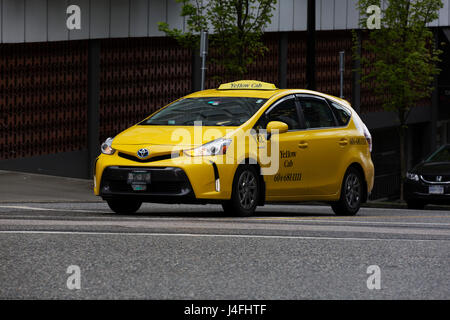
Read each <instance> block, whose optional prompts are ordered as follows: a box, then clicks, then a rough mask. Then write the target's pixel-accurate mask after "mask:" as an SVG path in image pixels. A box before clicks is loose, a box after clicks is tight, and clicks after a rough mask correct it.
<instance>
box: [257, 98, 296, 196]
mask: <svg viewBox="0 0 450 320" xmlns="http://www.w3.org/2000/svg"><path fill="white" fill-rule="evenodd" d="M299 108H300V107H299V105H298V102H297V101H296V97H295V96H294V95H289V96H287V97H283V98H281V99H280V100H278V101H276V102H275V103H274V104H273V105H272V106H270V107H269V108H268V109H267V111H266V112H265V113H264V114H263V115H262V116H261V118H260V119H259V121H258V122H257V123H256V125H255V128H256V129H266V127H267V124H268V123H269V122H270V121H281V122H284V123H286V124H287V125H288V131H287V132H284V133H281V134H279V135H278V137H274V136H273V135H272V137H270V138H269V139H268V140H267V142H266V145H267V148H268V149H269V150H276V148H274V146H273V144H274V143H275V141H278V143H279V146H278V149H279V151H278V158H277V159H278V164H277V166H278V170H277V171H276V173H274V174H270V175H264V180H265V183H266V195H267V198H268V199H269V200H270V199H272V200H276V199H280V198H294V197H297V196H298V193H299V190H300V184H301V178H302V177H301V171H300V170H299V168H301V162H300V161H301V159H300V158H299V157H298V154H299V153H298V142H299V132H300V131H301V130H302V128H304V125H302V122H301V118H300V111H299ZM261 147H262V146H261ZM269 152H271V151H269ZM271 165H274V164H273V163H272V164H271Z"/></svg>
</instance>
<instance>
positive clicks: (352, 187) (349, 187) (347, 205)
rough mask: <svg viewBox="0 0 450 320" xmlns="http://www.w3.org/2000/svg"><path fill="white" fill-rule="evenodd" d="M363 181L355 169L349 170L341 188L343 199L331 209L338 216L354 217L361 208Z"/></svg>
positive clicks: (333, 204)
mask: <svg viewBox="0 0 450 320" xmlns="http://www.w3.org/2000/svg"><path fill="white" fill-rule="evenodd" d="M363 185H364V184H363V180H362V177H361V174H360V173H359V171H358V170H356V169H355V168H352V167H351V168H348V170H347V172H346V173H345V176H344V180H343V182H342V186H341V197H340V199H339V200H338V201H337V202H334V203H332V204H331V208H332V209H333V211H334V213H335V214H336V215H338V216H354V215H356V213H357V212H358V211H359V208H360V207H361V199H362V195H363Z"/></svg>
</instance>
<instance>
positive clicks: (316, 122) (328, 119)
mask: <svg viewBox="0 0 450 320" xmlns="http://www.w3.org/2000/svg"><path fill="white" fill-rule="evenodd" d="M300 104H301V107H302V111H303V115H304V117H305V123H306V128H308V129H309V128H325V127H334V126H336V123H335V122H334V117H333V113H332V112H331V109H330V107H329V106H328V104H327V103H326V102H325V101H323V100H318V99H305V98H303V99H301V100H300Z"/></svg>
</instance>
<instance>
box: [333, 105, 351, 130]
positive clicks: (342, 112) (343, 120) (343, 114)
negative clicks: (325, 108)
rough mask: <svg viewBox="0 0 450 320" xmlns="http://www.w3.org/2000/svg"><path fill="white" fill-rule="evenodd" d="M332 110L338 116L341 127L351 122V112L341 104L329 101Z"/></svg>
mask: <svg viewBox="0 0 450 320" xmlns="http://www.w3.org/2000/svg"><path fill="white" fill-rule="evenodd" d="M329 103H330V106H331V109H333V112H334V114H335V116H336V119H337V122H338V125H339V126H346V125H347V124H348V122H349V121H350V117H351V113H350V110H348V109H347V108H346V107H344V106H341V105H340V104H338V103H336V102H334V101H329Z"/></svg>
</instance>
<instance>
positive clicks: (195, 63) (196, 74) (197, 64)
mask: <svg viewBox="0 0 450 320" xmlns="http://www.w3.org/2000/svg"><path fill="white" fill-rule="evenodd" d="M201 66H202V61H201V58H200V55H199V54H198V50H192V80H191V82H192V84H191V91H192V92H195V91H199V90H200V87H201V81H202V73H201V70H200V68H201ZM205 86H206V84H205Z"/></svg>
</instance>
